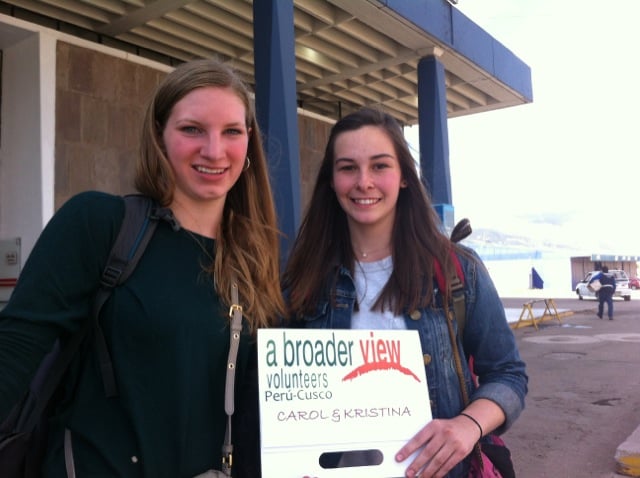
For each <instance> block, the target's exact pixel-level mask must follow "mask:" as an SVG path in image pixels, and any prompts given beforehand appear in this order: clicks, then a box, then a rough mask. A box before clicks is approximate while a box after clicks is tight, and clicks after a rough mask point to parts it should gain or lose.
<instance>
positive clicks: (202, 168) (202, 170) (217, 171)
mask: <svg viewBox="0 0 640 478" xmlns="http://www.w3.org/2000/svg"><path fill="white" fill-rule="evenodd" d="M193 169H195V170H196V171H198V172H199V173H204V174H222V173H224V171H225V168H207V167H206V166H194V167H193Z"/></svg>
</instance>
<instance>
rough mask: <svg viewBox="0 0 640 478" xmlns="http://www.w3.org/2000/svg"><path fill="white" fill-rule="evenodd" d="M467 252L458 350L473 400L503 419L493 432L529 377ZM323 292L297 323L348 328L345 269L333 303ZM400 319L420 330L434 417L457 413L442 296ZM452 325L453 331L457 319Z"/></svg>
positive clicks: (349, 285) (510, 418) (484, 277)
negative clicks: (476, 382)
mask: <svg viewBox="0 0 640 478" xmlns="http://www.w3.org/2000/svg"><path fill="white" fill-rule="evenodd" d="M469 253H470V254H471V255H472V256H473V257H472V258H470V257H465V256H464V255H460V256H459V258H460V261H461V264H462V268H463V271H464V277H465V287H464V291H465V302H466V324H465V327H464V337H462V338H460V337H458V349H459V350H460V351H461V353H463V354H464V355H466V357H465V356H463V357H462V362H463V364H464V365H465V366H463V370H464V374H465V381H466V384H467V389H468V395H469V397H470V399H471V401H473V400H476V399H478V398H486V399H489V400H491V401H493V402H495V403H496V404H498V406H500V408H502V410H503V411H504V414H505V416H506V420H505V423H504V424H503V425H502V426H501V427H500V428H499V429H498V430H496V433H503V432H504V431H505V430H507V429H508V428H509V427H510V426H511V425H512V424H513V422H514V421H515V420H516V418H517V417H518V416H519V415H520V412H521V411H522V409H523V408H524V399H525V395H526V394H527V381H528V378H527V375H526V372H525V364H524V362H523V361H522V360H521V358H520V354H519V352H518V348H517V345H516V341H515V337H514V335H513V332H512V331H511V328H510V327H509V324H508V322H507V319H506V315H505V311H504V306H503V305H502V302H501V300H500V298H499V296H498V293H497V291H496V289H495V286H494V285H493V281H492V280H491V278H490V277H489V273H488V272H487V270H486V268H485V267H484V265H483V264H482V263H481V260H480V258H479V257H478V256H477V255H476V254H475V252H473V251H471V250H469ZM323 297H324V299H323V300H322V301H321V302H320V303H319V304H318V307H317V309H316V313H315V314H313V315H307V316H304V317H302V324H301V325H302V326H303V327H306V328H325V329H326V328H334V329H349V328H350V326H351V314H352V313H353V309H354V305H355V301H356V291H355V285H354V282H353V278H352V277H351V275H350V274H349V272H348V270H347V269H345V268H341V269H340V272H339V278H338V281H337V284H336V291H335V304H334V305H333V306H332V303H331V300H330V299H329V297H330V294H329V291H327V293H326V294H324V296H323ZM437 297H438V298H440V295H439V294H437ZM404 319H405V323H406V326H407V329H412V330H417V331H418V333H419V335H420V343H421V346H422V353H423V357H424V364H425V371H426V376H427V382H428V386H429V398H430V399H431V412H432V415H433V417H434V418H452V417H455V416H456V415H458V414H459V413H460V412H461V411H462V409H463V408H464V405H463V400H462V395H461V393H460V382H459V380H458V375H457V372H456V365H455V361H454V359H453V350H452V347H451V340H450V337H449V328H448V326H447V322H446V320H447V319H446V316H445V313H444V310H443V309H442V303H441V301H440V300H439V299H438V300H437V301H436V303H435V304H434V306H433V307H427V308H424V309H419V310H414V311H406V313H405V315H404ZM453 325H454V329H455V330H456V331H457V323H455V322H454V324H453ZM456 333H457V332H456ZM460 339H462V340H460ZM463 351H464V352H463ZM469 356H473V360H474V369H475V372H476V374H477V375H478V377H479V380H480V386H479V387H478V388H476V387H475V386H474V385H473V381H472V378H471V374H470V372H469V368H468V367H467V366H466V364H467V359H468V357H469ZM466 468H467V467H466V464H465V465H464V466H463V465H460V466H457V467H456V468H454V469H453V470H452V471H451V472H450V473H449V474H448V475H447V476H448V477H457V476H464V475H465V473H466Z"/></svg>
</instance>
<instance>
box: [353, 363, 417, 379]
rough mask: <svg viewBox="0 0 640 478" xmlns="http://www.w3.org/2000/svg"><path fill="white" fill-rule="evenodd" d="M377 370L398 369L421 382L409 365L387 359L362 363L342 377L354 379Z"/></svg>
mask: <svg viewBox="0 0 640 478" xmlns="http://www.w3.org/2000/svg"><path fill="white" fill-rule="evenodd" d="M376 370H397V371H398V372H400V373H403V374H405V375H409V376H410V377H413V378H414V379H415V380H416V382H420V379H419V378H418V377H417V376H416V374H415V373H413V372H412V371H411V370H409V369H408V368H407V367H403V366H402V365H400V364H399V363H394V362H386V361H385V362H369V363H365V364H362V365H360V366H359V367H356V368H355V369H353V370H352V371H351V372H349V373H348V374H347V375H345V376H344V377H343V378H342V381H343V382H344V381H346V380H353V379H354V378H356V377H359V376H360V375H364V374H365V373H369V372H375V371H376Z"/></svg>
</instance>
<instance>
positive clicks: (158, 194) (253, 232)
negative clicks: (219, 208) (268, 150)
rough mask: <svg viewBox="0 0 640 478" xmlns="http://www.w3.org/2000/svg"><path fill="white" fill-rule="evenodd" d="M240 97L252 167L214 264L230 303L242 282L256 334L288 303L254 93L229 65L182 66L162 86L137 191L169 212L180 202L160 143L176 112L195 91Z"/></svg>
mask: <svg viewBox="0 0 640 478" xmlns="http://www.w3.org/2000/svg"><path fill="white" fill-rule="evenodd" d="M203 87H218V88H227V89H229V90H231V91H233V92H234V93H235V94H236V95H237V96H238V98H240V100H241V101H242V102H243V104H244V107H245V111H246V127H247V128H248V129H250V131H251V133H250V137H249V145H248V150H247V155H248V157H249V158H250V161H251V163H250V166H249V168H248V169H246V170H245V171H243V172H242V174H241V175H240V178H239V179H238V181H237V182H236V184H235V185H234V186H233V187H232V188H231V190H230V191H229V193H228V194H227V198H226V201H225V205H224V211H223V217H222V222H221V225H220V231H219V233H218V235H217V236H216V251H215V260H214V264H213V270H212V271H211V272H212V274H214V279H215V281H214V282H215V286H216V290H217V292H218V294H219V295H220V296H221V298H222V301H223V302H224V303H225V304H227V305H229V304H231V292H230V288H231V277H232V275H235V276H236V279H237V282H238V289H239V294H240V302H241V305H242V306H243V309H244V315H245V317H246V318H247V320H248V322H249V324H250V327H251V329H252V330H255V329H256V328H257V327H265V326H268V325H270V324H272V323H273V321H275V320H276V319H277V318H278V317H280V316H281V315H282V312H283V310H284V303H283V300H282V295H281V291H280V287H279V276H280V275H279V274H280V273H279V253H280V247H279V231H278V226H277V218H276V212H275V205H274V202H273V197H272V194H271V185H270V183H269V175H268V167H267V161H266V156H265V153H264V149H263V146H262V136H261V132H260V128H259V126H258V123H257V121H256V117H255V111H254V108H253V103H252V101H251V97H250V93H249V90H248V88H247V86H246V85H245V83H244V82H243V81H242V80H241V78H240V77H239V76H238V75H237V73H236V72H235V71H234V70H232V69H231V68H229V67H227V66H226V65H224V64H222V63H220V62H218V61H215V60H210V59H205V60H194V61H190V62H187V63H183V64H182V65H180V66H178V67H177V68H176V69H175V70H173V71H172V72H171V73H169V74H168V75H167V76H166V77H165V78H164V80H163V81H162V83H161V84H160V85H159V86H158V88H157V90H156V92H155V94H154V96H153V99H152V100H151V102H150V103H149V106H148V108H147V112H146V115H145V119H144V123H143V130H142V139H141V146H140V155H139V160H138V163H137V168H136V176H135V186H136V188H137V189H138V190H139V191H140V192H141V193H143V194H146V195H148V196H150V197H152V198H153V199H155V200H156V201H158V202H159V203H160V204H161V205H162V206H167V205H168V204H170V203H171V201H172V199H173V193H174V189H175V177H174V174H173V170H172V168H171V165H170V163H169V160H168V158H167V157H166V155H165V153H164V152H163V148H162V147H161V143H160V139H161V137H162V132H163V130H164V128H165V126H166V123H167V120H168V118H169V116H170V115H171V111H172V109H173V107H174V105H175V104H176V103H177V102H178V101H180V100H181V99H182V98H183V97H184V96H185V95H187V94H188V93H189V92H191V91H193V90H195V89H196V88H203Z"/></svg>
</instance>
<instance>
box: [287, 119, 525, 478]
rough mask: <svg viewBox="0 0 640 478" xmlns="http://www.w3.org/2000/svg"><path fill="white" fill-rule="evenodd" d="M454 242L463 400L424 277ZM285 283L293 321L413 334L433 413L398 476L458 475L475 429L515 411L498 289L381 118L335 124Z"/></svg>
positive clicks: (517, 397) (498, 426)
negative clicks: (454, 233) (449, 228)
mask: <svg viewBox="0 0 640 478" xmlns="http://www.w3.org/2000/svg"><path fill="white" fill-rule="evenodd" d="M452 250H453V251H454V252H455V253H456V254H457V256H458V258H459V259H460V262H461V265H462V268H463V270H464V276H465V289H464V291H465V299H466V326H465V328H464V334H463V337H459V343H460V346H459V349H460V350H461V351H462V350H464V355H465V356H463V357H462V362H463V364H464V367H463V368H464V374H465V376H466V383H467V387H468V392H469V393H468V395H469V397H470V404H469V405H468V406H467V407H466V408H465V407H464V404H463V399H462V397H461V392H460V385H459V380H458V375H457V373H456V367H455V363H454V359H453V351H452V346H451V341H450V335H449V330H448V326H447V319H446V317H445V312H444V310H443V307H442V304H443V303H448V300H447V297H448V296H449V294H450V284H447V288H446V289H447V290H444V291H441V293H437V292H438V291H437V285H436V284H435V283H434V264H435V263H436V262H438V263H439V264H440V265H441V267H442V269H443V271H444V275H445V277H451V276H452V273H453V272H454V268H455V265H454V263H453V260H452V259H451V256H450V252H451V251H452ZM283 285H284V288H285V290H286V291H287V297H288V300H289V307H290V314H291V317H292V318H293V320H294V321H296V322H297V324H296V325H301V326H303V327H308V328H340V329H349V328H364V329H415V330H417V331H418V333H419V336H420V342H421V346H422V350H423V354H424V363H425V370H426V375H427V381H428V384H429V398H430V399H431V410H432V415H433V418H434V419H433V420H432V421H430V422H429V423H426V424H425V425H424V427H423V428H422V429H421V430H420V431H419V432H418V433H417V434H416V435H415V436H414V437H413V438H412V439H410V440H409V441H408V442H407V443H406V445H405V446H403V447H402V448H401V449H400V450H399V451H398V453H397V455H396V457H395V458H396V460H398V461H404V460H405V459H406V458H407V457H408V456H410V455H411V454H412V453H413V452H414V451H416V450H418V449H419V448H421V447H422V450H421V451H420V453H419V454H418V455H417V456H416V458H415V459H414V460H413V461H412V462H407V469H406V476H407V477H409V478H411V477H417V476H420V477H421V478H427V477H445V476H446V477H447V478H451V477H466V476H467V475H468V472H469V459H468V458H467V459H465V458H466V457H469V456H470V453H471V452H472V450H473V449H474V445H475V444H476V442H477V441H478V440H479V439H480V438H481V436H484V435H486V434H488V433H490V432H496V433H502V432H504V431H505V430H507V429H508V428H509V427H510V426H511V425H512V424H513V422H514V421H515V420H516V418H517V417H518V416H519V414H520V412H521V411H522V409H523V407H524V398H525V395H526V393H527V375H526V373H525V364H524V363H523V362H522V360H521V359H520V355H519V353H518V349H517V346H516V342H515V339H514V336H513V333H512V332H511V329H510V327H509V325H508V323H507V320H506V317H505V313H504V308H503V306H502V303H501V301H500V298H499V297H498V294H497V292H496V289H495V287H494V285H493V283H492V281H491V279H490V277H489V274H488V273H487V270H486V269H485V267H484V265H483V264H482V262H481V261H480V258H479V257H478V256H477V255H476V254H475V253H474V252H473V251H471V250H470V249H468V248H465V247H462V246H459V245H456V244H454V243H452V242H451V241H450V240H449V239H448V238H447V237H446V236H445V235H444V234H443V233H442V231H441V227H440V223H439V220H438V217H437V215H436V214H435V212H434V209H433V207H432V205H431V202H430V200H429V198H428V197H427V194H426V192H425V189H424V186H423V184H422V183H421V181H420V179H419V177H418V174H417V171H416V167H415V163H414V160H413V158H412V156H411V153H410V151H409V149H408V146H407V143H406V141H405V139H404V136H403V133H402V129H401V128H400V126H399V125H398V123H397V122H396V121H395V120H394V119H393V118H392V117H391V116H389V115H388V114H386V113H384V112H382V111H378V110H374V109H362V110H359V111H357V112H355V113H353V114H350V115H348V116H346V117H344V118H343V119H341V120H340V121H338V122H337V123H336V124H335V125H334V127H333V129H332V130H331V134H330V137H329V141H328V144H327V147H326V151H325V155H324V159H323V161H322V164H321V166H320V170H319V173H318V178H317V180H316V184H315V188H314V191H313V196H312V198H311V201H310V204H309V206H308V210H307V212H306V216H305V218H304V220H303V222H302V226H301V228H300V232H299V234H298V237H297V239H296V241H295V244H294V247H293V250H292V252H291V255H290V259H289V262H288V265H287V268H286V271H285V274H284V283H283ZM443 296H444V299H443ZM454 326H455V324H454ZM469 356H473V357H474V363H475V365H474V372H475V373H476V374H477V376H478V379H479V387H477V388H476V386H475V385H474V381H473V380H472V378H471V373H470V371H469V369H468V367H467V366H466V364H467V358H468V357H469Z"/></svg>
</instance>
